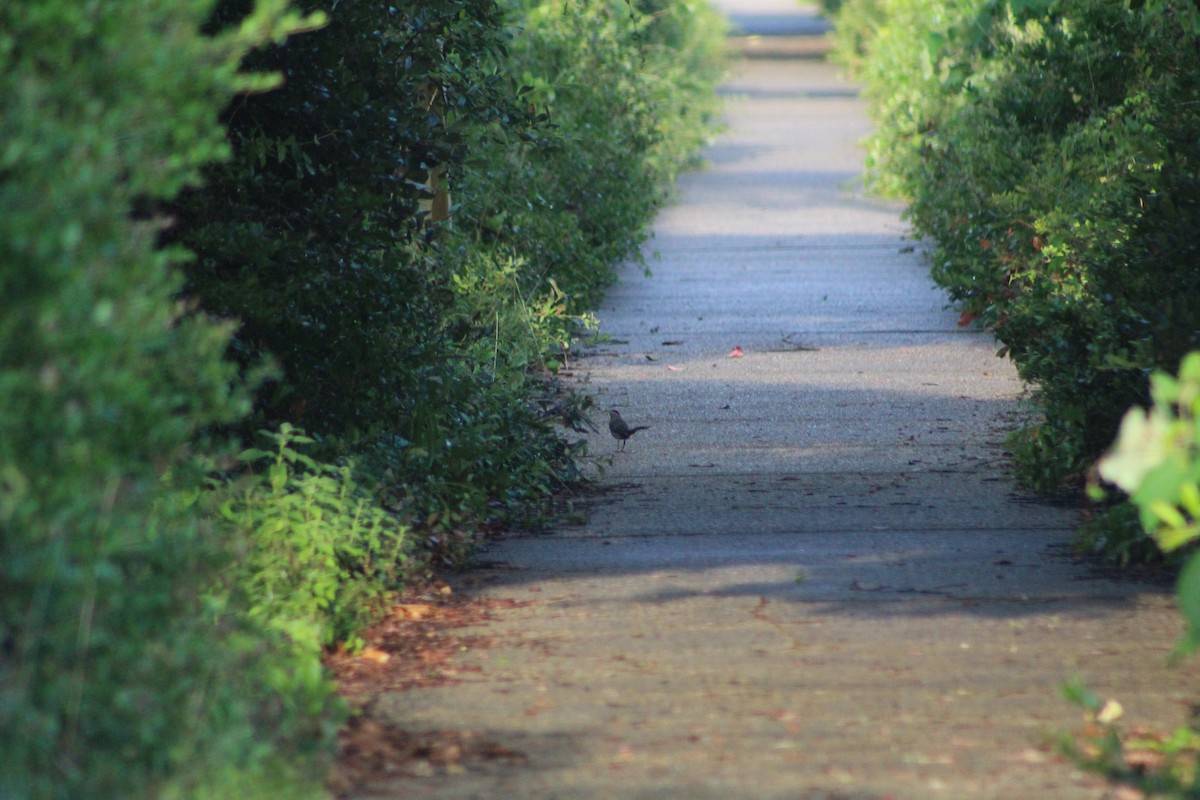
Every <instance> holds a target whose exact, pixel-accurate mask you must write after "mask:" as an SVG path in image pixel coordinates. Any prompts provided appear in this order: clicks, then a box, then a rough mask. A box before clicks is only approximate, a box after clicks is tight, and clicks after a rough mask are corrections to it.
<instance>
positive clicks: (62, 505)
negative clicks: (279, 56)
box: [0, 0, 329, 800]
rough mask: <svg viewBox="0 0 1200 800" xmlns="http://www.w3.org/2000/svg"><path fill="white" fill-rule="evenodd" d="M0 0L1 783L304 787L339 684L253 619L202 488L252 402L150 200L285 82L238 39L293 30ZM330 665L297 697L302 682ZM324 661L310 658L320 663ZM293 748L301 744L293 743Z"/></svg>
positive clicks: (209, 157)
mask: <svg viewBox="0 0 1200 800" xmlns="http://www.w3.org/2000/svg"><path fill="white" fill-rule="evenodd" d="M207 11H208V4H207V3H204V2H179V1H178V0H166V1H164V2H150V1H148V2H144V3H140V4H138V7H137V14H136V17H135V18H132V19H131V17H130V14H129V12H130V9H127V8H125V7H123V6H121V5H120V4H106V3H78V2H56V1H55V0H27V1H23V0H12V1H11V2H7V3H5V4H3V5H2V6H0V106H2V107H3V109H4V112H3V114H2V115H0V142H3V144H2V145H0V296H2V297H3V313H2V314H0V409H3V412H2V413H0V796H3V797H5V798H14V800H23V799H24V798H64V799H66V798H70V800H80V799H81V798H114V797H122V798H126V797H139V796H150V795H153V796H157V797H178V796H188V797H204V796H210V797H229V796H233V795H234V794H236V795H237V796H239V797H268V796H269V797H277V796H281V794H283V795H286V796H290V797H304V796H310V795H312V794H313V792H312V791H311V789H309V788H306V787H309V786H311V785H312V780H313V777H314V775H315V774H319V771H318V770H317V769H316V767H318V766H319V764H316V763H314V762H313V759H312V756H311V753H310V752H308V751H309V749H310V748H311V746H312V743H313V742H314V741H320V740H324V738H325V735H324V734H323V733H322V732H321V727H322V725H323V724H324V723H323V722H322V720H323V719H324V718H325V714H326V708H325V706H326V704H327V700H326V699H325V698H327V697H328V696H329V695H328V688H327V687H323V686H322V685H320V684H322V683H323V678H321V676H320V671H319V664H317V663H316V659H315V657H314V656H309V657H308V658H307V660H306V661H305V660H297V659H295V658H293V653H292V651H291V649H290V646H289V645H288V644H287V643H286V642H285V641H284V640H283V639H281V638H280V637H278V636H275V635H272V634H271V632H270V631H265V630H262V629H260V628H259V627H258V626H256V625H254V624H253V623H252V622H250V621H249V620H247V619H246V617H245V615H244V613H243V612H242V611H241V609H240V608H239V606H238V604H237V593H236V592H235V591H233V590H232V588H230V587H228V585H227V583H226V581H225V578H224V575H225V569H226V566H227V564H228V562H229V559H230V556H231V552H232V550H231V545H232V542H231V541H230V540H229V539H228V538H226V537H225V536H224V534H223V532H222V530H221V528H220V527H219V526H217V525H215V524H214V523H213V522H212V520H210V519H206V518H203V517H198V516H196V515H195V514H193V513H192V512H191V511H190V509H189V507H190V500H189V496H190V495H191V494H192V493H194V491H195V488H196V486H198V484H199V480H200V472H201V470H203V469H204V468H205V462H204V461H203V460H201V459H199V458H198V456H199V455H200V454H203V453H210V454H219V453H221V452H223V451H224V450H225V448H226V446H225V445H223V444H222V443H220V442H218V441H212V440H210V439H207V438H206V435H205V432H206V431H208V430H211V429H212V428H213V427H214V426H217V425H220V424H228V423H230V422H232V421H234V420H236V419H238V418H239V417H241V415H243V414H244V413H246V411H247V408H248V405H247V403H246V399H245V392H244V390H243V389H241V388H237V387H236V386H235V385H234V384H233V383H232V382H231V381H232V378H233V377H234V376H233V371H232V370H231V368H230V366H229V365H227V364H226V363H225V362H224V361H223V360H222V352H223V350H224V348H225V346H226V344H227V342H228V341H229V335H230V330H229V327H228V326H226V325H223V324H217V323H214V322H213V321H211V320H210V319H208V318H206V317H203V316H197V315H193V314H189V313H187V309H186V307H184V306H181V305H180V304H179V303H178V302H177V301H176V294H177V292H178V290H179V288H180V281H179V278H178V276H177V274H176V273H175V271H174V270H173V265H174V264H175V263H177V262H178V261H179V259H180V258H181V256H182V254H181V253H180V252H179V251H176V250H167V251H163V250H159V249H157V248H156V242H155V239H156V235H157V233H158V232H159V231H160V230H161V229H162V227H163V224H164V221H163V220H162V219H161V218H157V217H153V216H148V215H147V214H146V213H145V209H146V207H147V206H148V204H149V203H150V202H151V201H155V200H161V199H166V198H169V197H171V196H172V195H174V194H175V193H176V192H177V191H179V189H180V188H181V187H182V186H185V185H187V184H191V183H194V182H195V181H196V179H197V177H198V170H199V168H200V167H201V166H203V165H204V164H206V163H208V162H211V161H213V160H214V159H216V158H219V157H221V156H222V155H224V154H225V153H226V152H227V150H228V148H227V146H226V144H225V141H224V132H223V130H222V128H221V127H220V126H219V125H218V124H217V116H218V114H219V112H220V110H221V108H222V107H224V106H225V105H226V104H227V103H228V102H229V100H230V98H231V97H232V96H233V95H234V94H235V93H245V92H247V91H257V90H262V89H266V88H268V87H269V86H270V85H272V84H273V83H274V80H272V79H271V78H270V77H269V76H262V75H258V76H255V75H247V74H241V73H239V72H238V71H237V68H238V63H239V61H240V59H241V58H242V56H243V55H244V54H245V52H246V51H247V50H248V49H249V48H250V47H252V46H255V45H256V44H258V43H260V42H263V41H268V40H270V39H272V38H278V37H281V36H283V35H285V34H286V33H288V32H289V31H294V30H296V29H298V28H299V27H300V23H301V21H300V19H299V18H298V17H296V16H295V15H293V14H291V13H290V12H285V10H284V8H283V4H282V3H274V2H261V3H258V4H257V6H256V7H255V10H254V12H253V14H251V15H250V16H249V17H248V18H247V20H246V23H245V24H244V25H243V26H242V27H241V28H239V29H238V31H236V32H234V33H231V34H230V35H227V36H221V37H216V38H209V37H204V36H201V35H199V33H198V29H199V26H200V24H201V23H202V22H203V20H204V19H205V17H206V15H207ZM306 666H307V667H309V668H311V667H313V666H315V667H316V668H317V672H316V683H317V684H318V685H316V686H313V687H310V688H311V689H312V691H311V692H309V693H308V694H307V695H304V694H302V693H301V691H299V689H300V687H299V686H298V684H299V683H300V678H299V677H294V678H293V677H286V678H285V677H281V676H287V675H291V674H296V673H299V672H301V671H303V669H304V668H305V667H306ZM310 673H311V669H310ZM301 755H302V756H303V757H302V758H299V757H298V756H301Z"/></svg>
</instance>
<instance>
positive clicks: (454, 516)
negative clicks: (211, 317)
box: [170, 0, 721, 558]
mask: <svg viewBox="0 0 1200 800" xmlns="http://www.w3.org/2000/svg"><path fill="white" fill-rule="evenodd" d="M303 6H304V7H305V8H306V9H312V10H324V11H326V12H328V14H329V17H330V24H329V25H328V26H327V27H325V28H324V29H322V30H321V31H319V32H316V33H312V34H309V35H306V36H303V37H296V38H292V39H289V40H288V41H287V42H286V43H284V44H282V45H280V46H278V47H274V48H271V49H270V50H269V51H266V52H263V53H261V54H259V55H256V56H254V57H253V58H252V60H251V62H250V63H251V65H252V66H253V67H255V68H258V69H273V70H279V71H281V72H282V73H284V74H285V75H286V76H287V81H286V82H285V84H284V86H283V87H282V88H281V89H280V90H279V91H276V92H272V93H270V94H264V95H259V96H255V97H251V98H247V99H246V100H244V101H242V102H239V103H237V104H236V105H234V106H231V107H230V109H229V112H228V114H227V122H228V125H229V129H230V140H231V143H232V145H233V149H234V158H233V159H232V160H231V161H229V162H228V163H226V164H222V165H220V166H217V167H213V168H211V169H210V170H209V171H208V173H207V175H206V179H207V180H206V186H205V187H204V188H203V189H198V190H194V191H191V192H189V193H188V194H187V195H186V196H184V197H183V198H182V199H181V200H179V201H178V202H176V203H174V204H173V205H172V207H171V209H170V210H171V213H172V215H173V216H174V217H175V218H176V219H178V220H179V224H178V226H177V228H176V229H175V231H174V236H175V237H176V239H177V240H178V241H179V242H182V243H183V244H185V245H186V246H188V247H189V248H190V249H192V250H194V251H195V252H196V254H197V258H196V259H195V260H194V262H192V264H191V265H189V267H188V269H187V275H188V284H187V290H188V293H189V294H191V295H193V296H195V297H196V298H198V299H199V301H200V302H201V304H202V307H203V308H205V309H206V310H207V311H209V312H210V313H212V314H215V315H218V316H222V317H226V316H227V317H231V318H235V319H237V320H239V322H240V328H239V330H238V332H237V334H236V336H235V339H234V341H233V345H232V348H231V353H232V355H233V356H234V357H235V358H236V360H237V361H238V362H239V363H240V364H242V365H243V366H244V367H245V368H252V367H253V366H254V365H256V364H260V363H262V362H263V361H264V360H269V361H273V362H274V363H275V364H277V365H278V367H279V378H278V380H275V381H272V382H270V383H269V384H268V385H267V386H266V387H265V389H264V390H263V391H261V392H260V393H259V394H258V397H257V403H256V409H257V411H256V415H255V416H254V418H253V420H252V421H251V423H250V424H249V425H248V426H247V430H248V429H249V428H257V427H266V428H274V427H276V426H277V425H278V424H279V423H281V422H288V423H291V424H295V425H297V426H302V427H304V428H305V430H306V431H307V432H308V433H309V434H310V435H311V436H313V437H314V438H315V439H316V440H317V441H318V445H317V449H316V450H315V451H314V455H316V456H317V457H319V458H323V459H339V458H343V457H347V456H354V457H356V458H358V459H359V460H360V462H361V464H362V470H363V474H364V476H365V477H366V478H367V479H368V480H369V482H371V483H374V484H377V485H378V486H379V489H380V491H381V493H382V494H383V496H385V497H387V498H388V500H389V502H391V503H393V504H394V505H396V506H397V507H398V508H399V509H400V511H399V513H400V514H401V515H402V516H404V518H405V519H406V520H409V521H413V522H420V523H422V528H423V529H425V530H426V531H427V532H428V534H429V535H428V536H427V537H426V541H428V542H431V543H434V544H435V549H437V550H438V551H439V552H440V553H441V554H442V555H445V556H447V557H449V558H459V557H461V555H462V554H463V552H464V551H465V548H466V547H467V545H469V532H470V530H471V529H472V528H475V527H478V526H479V525H480V524H481V523H482V522H484V521H487V520H488V519H489V518H492V517H495V516H496V515H498V514H504V513H506V512H513V513H524V512H525V511H527V510H528V509H529V508H530V506H531V504H534V503H536V502H537V501H538V500H539V499H541V498H544V497H545V496H546V495H547V494H548V493H549V492H551V491H553V490H554V489H555V488H556V487H558V486H561V485H562V481H563V480H569V479H571V478H572V477H574V475H575V472H574V469H575V466H574V464H575V459H576V458H577V456H578V455H579V453H580V447H579V445H578V444H570V443H567V442H566V441H564V440H563V439H562V437H560V436H559V435H558V433H557V432H556V425H557V424H558V422H559V421H560V420H561V418H562V416H563V414H562V413H560V412H562V411H563V409H564V408H565V409H566V415H567V417H568V418H577V417H578V415H579V414H580V413H581V411H582V410H583V408H584V407H585V406H586V401H585V400H582V399H580V398H562V397H557V396H555V391H554V390H555V386H554V383H553V381H547V380H546V379H545V377H544V376H543V375H542V374H540V373H541V372H542V371H543V370H545V369H551V370H552V369H553V368H555V367H556V366H557V365H558V364H560V363H561V362H562V359H563V358H564V354H565V350H566V349H567V348H568V347H569V343H570V339H571V336H572V334H573V333H574V332H575V331H576V330H577V328H578V325H579V322H580V319H581V315H582V314H583V312H584V311H585V310H586V308H587V307H588V304H590V303H594V302H595V301H596V300H597V299H598V296H599V295H598V292H599V290H600V289H601V288H603V287H604V286H606V285H607V284H608V283H609V282H610V281H611V279H612V275H613V272H612V268H613V265H614V263H615V262H616V261H617V260H619V259H621V258H624V257H627V256H631V255H633V254H635V252H636V247H637V244H638V243H639V242H640V241H641V239H642V237H643V236H644V233H645V230H646V226H647V225H648V223H649V221H650V219H651V217H652V215H653V212H654V210H655V209H656V208H657V207H658V205H660V204H661V202H662V201H663V199H664V197H665V192H664V190H665V187H666V186H667V185H668V184H669V182H670V180H671V179H672V178H673V176H674V174H676V173H677V172H678V171H679V170H680V169H681V168H682V167H683V166H684V165H685V164H686V163H687V158H688V155H689V154H690V153H691V152H692V151H694V149H695V146H696V144H697V143H698V142H699V141H700V140H701V139H702V138H703V136H704V135H705V134H706V132H707V130H708V127H709V125H710V122H709V119H708V115H709V112H710V111H711V110H712V108H713V103H714V101H713V99H712V98H713V86H714V84H715V81H716V79H717V77H718V76H719V74H720V59H719V52H720V46H721V35H720V34H721V28H720V26H719V23H718V22H717V20H718V17H717V16H716V15H715V13H714V12H713V11H712V10H711V9H709V8H708V7H707V6H702V5H698V4H695V3H685V2H672V3H666V4H664V3H657V4H654V6H653V7H652V8H647V9H645V10H643V9H640V8H638V7H636V6H631V5H630V4H629V3H626V2H621V1H620V0H616V1H606V2H598V1H593V2H587V3H578V4H572V5H571V6H569V7H567V8H564V7H563V6H562V5H561V4H559V3H517V2H512V3H506V4H497V3H496V2H494V1H493V0H439V1H438V2H425V3H412V4H396V5H391V6H388V5H370V4H353V5H350V6H347V5H346V4H338V3H335V2H332V0H312V1H310V2H307V3H304V4H303ZM242 12H243V6H242V3H239V2H237V1H236V0H226V1H225V2H223V3H221V4H220V6H219V8H218V14H217V17H216V19H215V20H214V27H215V28H217V29H221V28H224V27H228V26H229V25H232V24H235V23H236V22H237V21H238V19H239V18H240V14H241V13H242ZM447 212H448V215H447ZM464 536H465V537H466V538H464Z"/></svg>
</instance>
